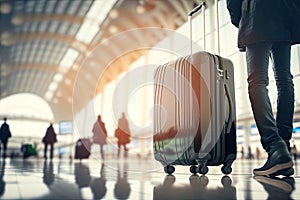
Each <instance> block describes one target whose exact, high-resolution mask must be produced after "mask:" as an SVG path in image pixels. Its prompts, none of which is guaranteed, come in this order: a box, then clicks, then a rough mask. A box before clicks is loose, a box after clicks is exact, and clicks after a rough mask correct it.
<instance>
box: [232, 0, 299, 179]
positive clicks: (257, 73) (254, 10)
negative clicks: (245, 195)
mask: <svg viewBox="0 0 300 200" xmlns="http://www.w3.org/2000/svg"><path fill="white" fill-rule="evenodd" d="M290 2H291V1H287V0H264V1H261V0H227V8H228V10H229V13H230V17H231V22H232V24H233V25H234V26H236V27H237V28H238V47H239V48H240V50H245V51H246V62H247V72H248V79H247V81H248V93H249V99H250V102H251V107H252V111H253V115H254V119H255V122H256V125H257V128H258V130H259V134H260V137H261V144H262V146H263V148H264V149H265V150H266V152H267V153H268V159H267V161H266V163H265V164H264V165H263V166H262V167H260V168H257V169H254V170H253V173H254V174H255V175H265V176H267V175H280V174H282V175H286V176H290V175H291V174H293V173H294V170H293V168H292V167H293V162H292V159H291V157H290V155H289V148H290V139H291V136H292V127H293V114H294V84H293V76H292V74H291V72H290V60H291V45H293V44H297V43H300V20H299V18H300V12H298V9H297V8H296V7H294V6H291V4H290ZM293 2H294V3H295V4H299V2H300V1H299V0H293ZM297 2H298V3H297ZM269 57H270V58H271V60H272V65H273V71H274V75H275V80H276V86H277V92H278V99H277V115H276V118H275V117H274V116H273V112H272V107H271V102H270V99H269V96H268V89H267V86H268V84H269V77H268V67H269Z"/></svg>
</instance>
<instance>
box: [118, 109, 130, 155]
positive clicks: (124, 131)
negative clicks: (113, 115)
mask: <svg viewBox="0 0 300 200" xmlns="http://www.w3.org/2000/svg"><path fill="white" fill-rule="evenodd" d="M115 136H116V138H117V139H118V158H119V157H120V151H121V146H123V148H124V157H127V153H128V149H127V147H126V145H127V144H128V143H130V130H129V125H128V121H127V119H126V116H125V113H124V112H123V113H122V117H121V118H120V119H119V122H118V128H117V129H116V131H115Z"/></svg>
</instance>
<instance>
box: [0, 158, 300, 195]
mask: <svg viewBox="0 0 300 200" xmlns="http://www.w3.org/2000/svg"><path fill="white" fill-rule="evenodd" d="M256 162H257V161H253V160H251V161H250V160H249V161H246V160H244V161H240V160H238V161H236V163H235V164H234V165H233V173H232V174H230V175H229V176H223V175H222V174H221V172H220V169H219V168H218V167H215V168H214V167H211V168H210V171H209V173H208V174H207V175H206V176H205V175H190V173H188V172H187V167H185V166H182V167H180V166H178V167H177V168H176V172H175V173H174V174H173V175H165V173H164V172H163V169H161V168H159V169H157V170H152V171H151V170H148V169H149V162H148V161H147V160H141V159H136V158H127V159H123V160H115V159H111V160H109V159H106V160H105V161H98V160H92V159H90V160H84V161H82V162H79V161H78V162H77V161H76V160H75V161H74V160H73V161H70V160H68V159H65V160H63V159H62V160H60V159H53V160H45V161H44V159H36V158H31V159H27V160H23V159H9V158H6V159H2V158H0V170H1V171H0V199H144V200H148V199H300V192H299V191H297V190H296V188H297V187H300V181H299V180H300V176H299V175H300V174H299V173H298V165H295V175H293V177H285V178H284V177H276V178H268V177H263V176H259V177H253V175H252V167H254V166H256V165H260V164H261V163H256ZM150 164H151V163H150ZM142 170H144V172H143V171H142Z"/></svg>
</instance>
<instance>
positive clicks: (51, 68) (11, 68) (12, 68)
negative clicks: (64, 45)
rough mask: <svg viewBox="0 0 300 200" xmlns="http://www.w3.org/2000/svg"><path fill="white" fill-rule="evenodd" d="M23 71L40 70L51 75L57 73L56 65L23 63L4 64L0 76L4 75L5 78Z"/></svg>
mask: <svg viewBox="0 0 300 200" xmlns="http://www.w3.org/2000/svg"><path fill="white" fill-rule="evenodd" d="M23 70H42V71H47V72H52V73H55V72H59V71H58V65H50V64H45V63H25V64H16V65H7V64H6V65H5V68H2V74H3V73H4V75H5V76H7V75H10V74H14V73H15V72H20V71H23Z"/></svg>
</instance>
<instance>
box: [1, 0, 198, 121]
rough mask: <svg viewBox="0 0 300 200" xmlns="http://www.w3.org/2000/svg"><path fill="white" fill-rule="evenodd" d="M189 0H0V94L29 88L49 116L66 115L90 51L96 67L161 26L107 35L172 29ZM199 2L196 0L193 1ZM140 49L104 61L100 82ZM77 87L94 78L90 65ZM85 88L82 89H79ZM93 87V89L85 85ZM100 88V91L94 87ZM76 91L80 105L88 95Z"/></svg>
mask: <svg viewBox="0 0 300 200" xmlns="http://www.w3.org/2000/svg"><path fill="white" fill-rule="evenodd" d="M195 2H197V1H192V0H190V1H189V0H26V1H25V0H0V6H1V7H0V32H1V43H0V64H1V65H0V98H1V99H2V98H5V97H7V96H10V95H12V94H18V93H33V94H36V95H39V96H40V97H42V98H44V99H46V100H47V101H48V103H49V104H50V106H51V108H52V110H53V112H54V117H55V119H54V120H55V121H59V120H62V119H71V118H72V103H73V102H72V101H73V90H74V83H75V78H76V77H77V75H78V71H79V69H80V66H81V65H82V64H83V63H84V62H85V60H86V59H87V57H88V56H90V55H91V52H93V50H94V49H95V47H96V46H98V45H99V44H100V43H102V42H103V41H105V40H108V42H107V43H108V44H106V46H105V48H104V47H103V48H102V51H96V52H93V55H92V56H93V58H94V59H93V60H92V61H93V64H94V65H97V66H99V68H101V67H102V66H103V65H104V64H105V63H107V60H109V59H110V58H117V57H119V54H120V52H122V50H124V49H126V48H127V46H128V45H131V46H139V45H140V43H143V45H147V46H149V47H151V46H153V45H155V44H156V43H157V42H158V41H160V40H161V39H163V38H164V37H166V35H165V34H164V33H162V32H155V31H149V33H147V34H145V32H142V31H135V32H131V33H130V34H128V35H127V36H128V37H127V38H126V40H123V41H122V40H118V39H115V40H110V39H109V38H111V37H113V36H114V35H116V34H120V33H122V32H124V31H127V30H132V29H136V28H146V27H160V28H168V29H171V30H175V29H177V28H178V27H180V26H181V25H182V24H183V23H184V22H186V21H187V13H188V12H189V11H190V10H191V9H192V8H193V7H194V6H196V3H195ZM198 3H199V2H198ZM144 52H145V51H137V52H132V53H130V54H128V55H126V56H124V57H122V59H120V60H118V62H114V64H113V65H111V66H110V68H109V70H107V71H109V73H106V77H105V78H103V80H102V83H103V84H106V83H108V82H109V81H111V80H113V79H114V78H116V76H117V75H118V74H119V73H122V72H123V71H125V70H127V68H128V67H129V65H130V64H131V63H132V62H134V61H135V60H136V59H138V58H139V57H140V56H142V55H143V53H144ZM86 77H88V78H87V79H86V81H84V82H83V83H82V85H81V87H80V90H82V91H85V90H86V88H88V87H89V85H93V84H95V82H97V81H98V78H99V77H97V76H95V75H94V71H93V69H92V68H91V70H90V71H88V72H87V74H86ZM85 92H86V91H85ZM91 92H94V91H91ZM98 92H101V91H98ZM92 97H93V96H92V95H82V99H81V100H82V102H81V103H80V104H79V106H80V107H83V106H85V105H86V103H87V102H88V101H89V100H90V99H91V98H92Z"/></svg>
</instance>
